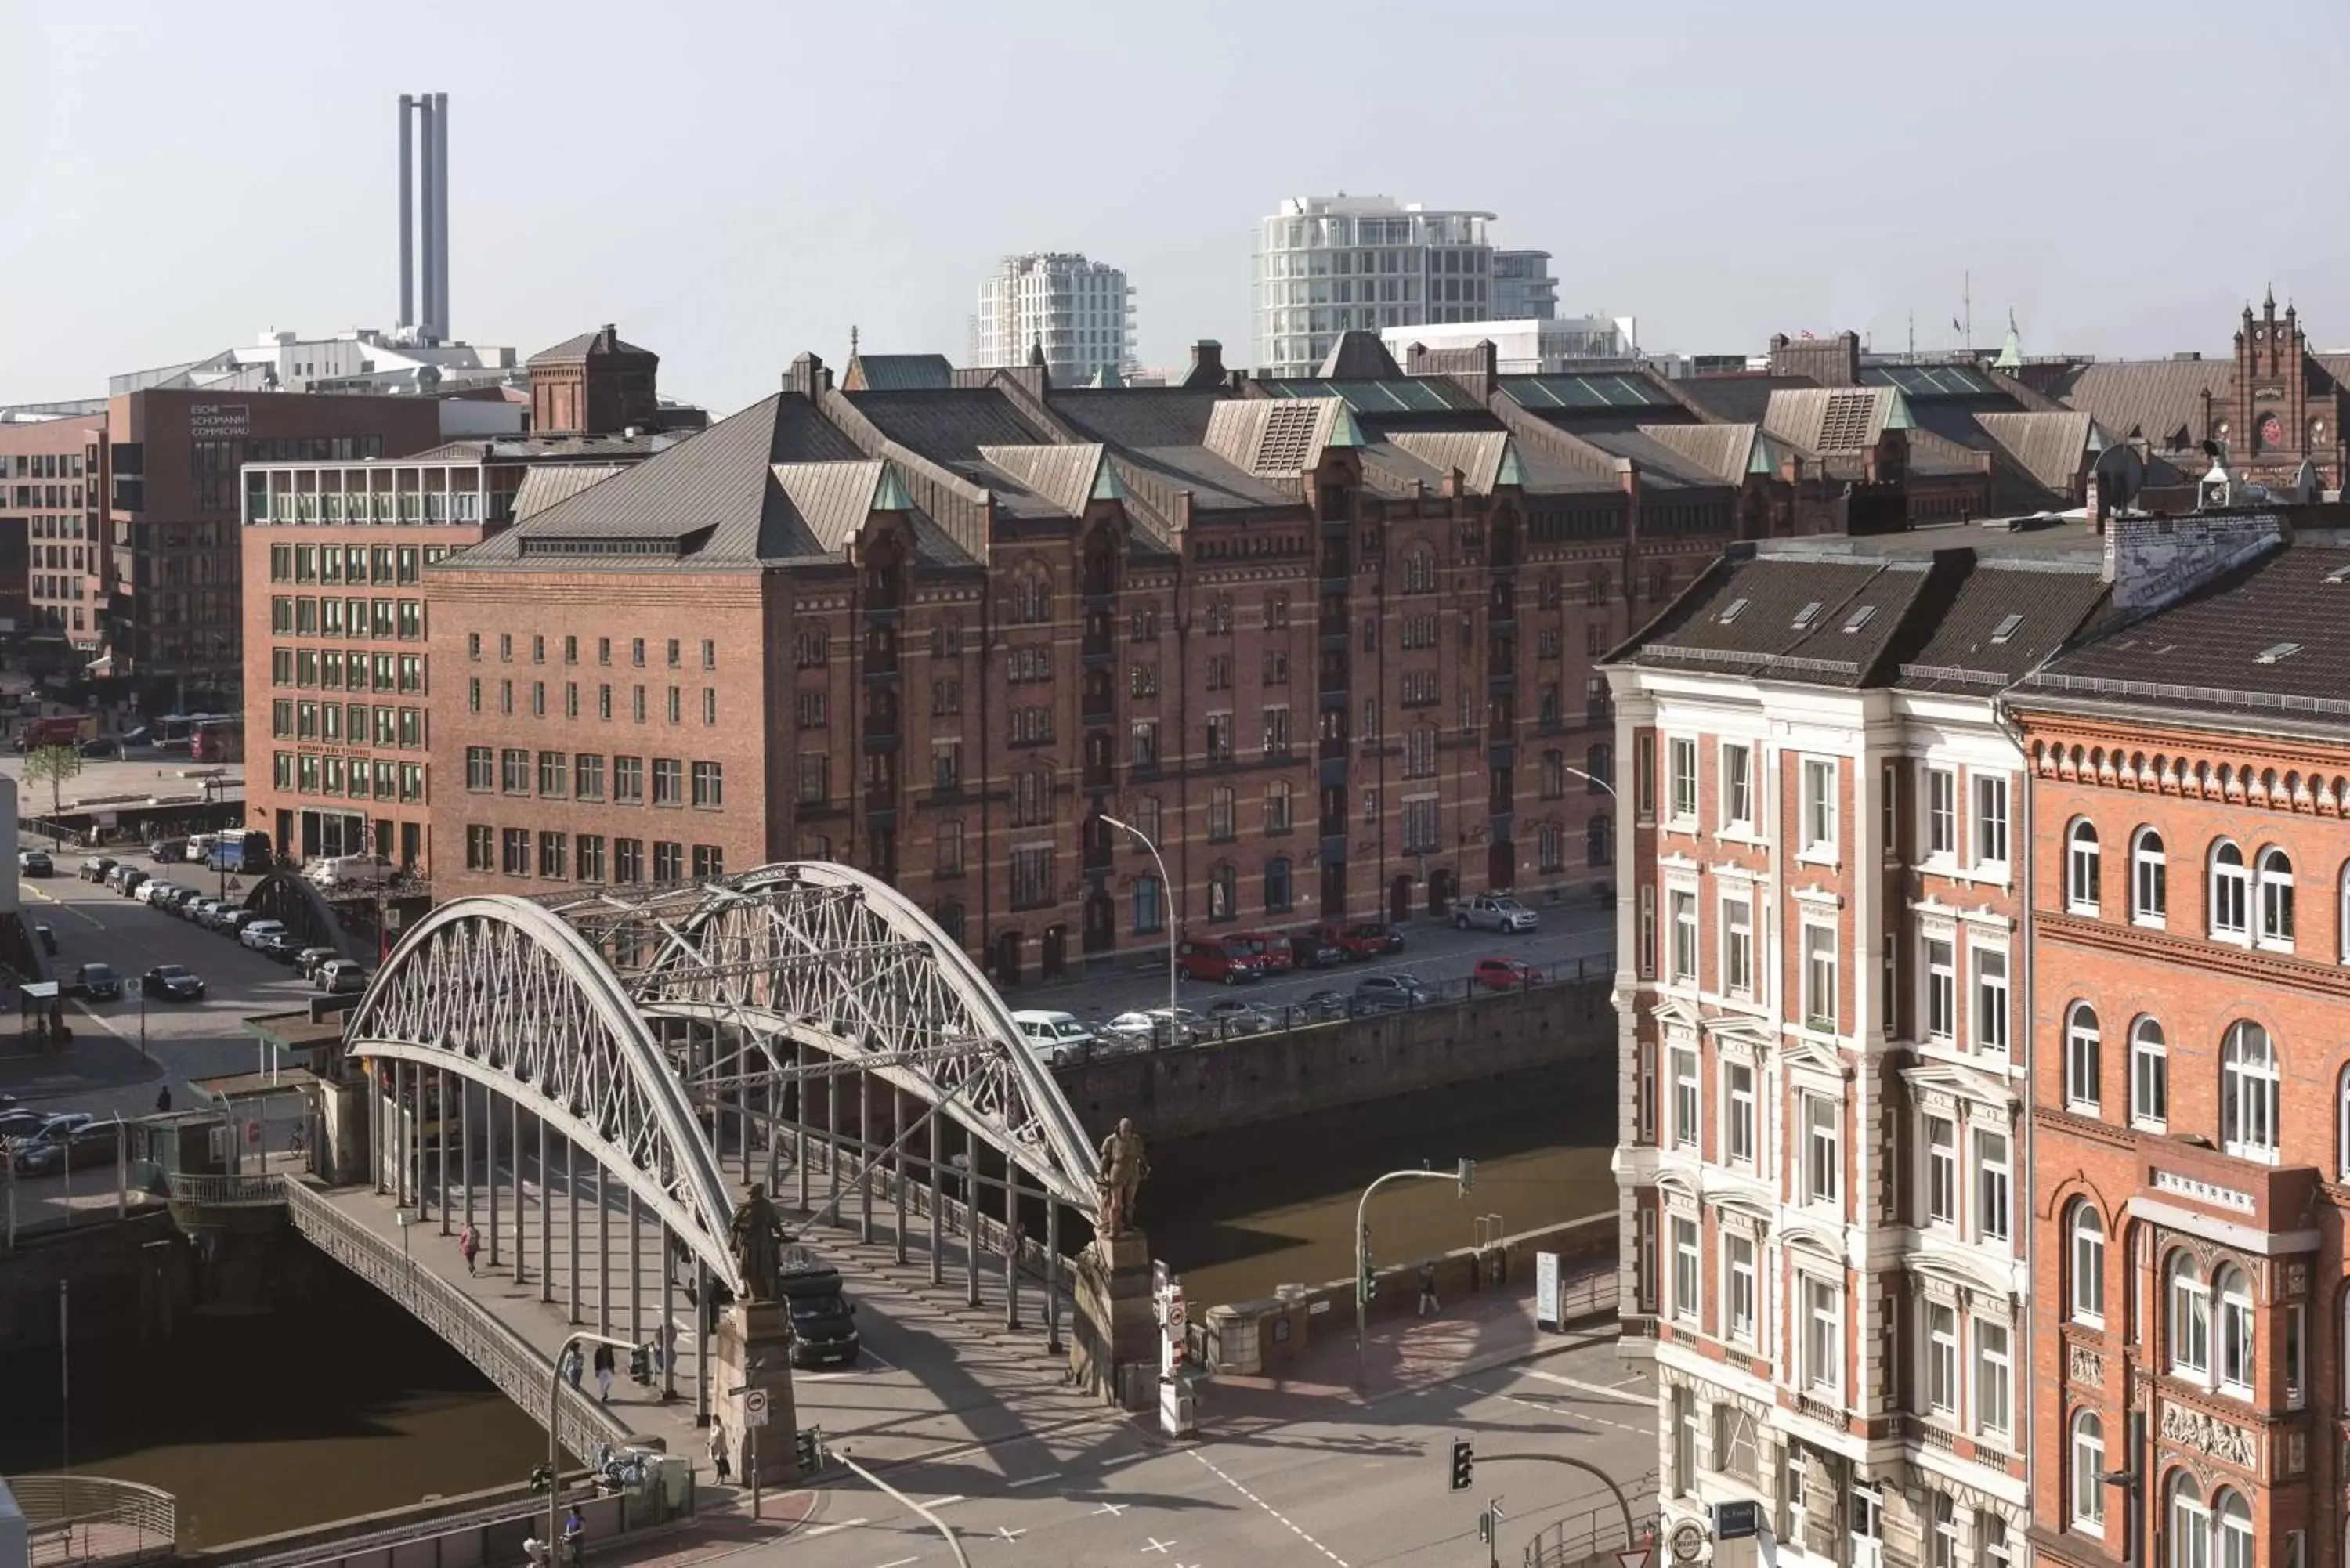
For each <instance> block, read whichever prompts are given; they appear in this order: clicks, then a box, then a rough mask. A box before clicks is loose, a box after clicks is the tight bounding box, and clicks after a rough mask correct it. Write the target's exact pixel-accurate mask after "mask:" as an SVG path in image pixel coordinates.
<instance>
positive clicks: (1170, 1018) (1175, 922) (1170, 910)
mask: <svg viewBox="0 0 2350 1568" xmlns="http://www.w3.org/2000/svg"><path fill="white" fill-rule="evenodd" d="M1102 822H1103V824H1104V825H1105V826H1109V827H1115V828H1117V829H1118V831H1119V832H1121V833H1130V834H1132V835H1133V836H1134V838H1135V842H1137V843H1138V844H1140V845H1141V846H1143V847H1144V848H1145V849H1148V850H1149V851H1150V858H1151V859H1153V860H1155V861H1157V862H1158V863H1159V891H1160V892H1161V893H1162V894H1163V895H1164V896H1165V897H1166V899H1167V909H1166V910H1165V914H1166V917H1167V1044H1170V1045H1173V1044H1177V1040H1176V1036H1175V1028H1176V1022H1177V1016H1178V1015H1177V1013H1176V1011H1175V979H1176V971H1175V941H1176V935H1177V931H1178V929H1179V928H1180V926H1181V924H1182V917H1181V914H1180V908H1181V906H1180V900H1179V899H1178V898H1177V896H1176V892H1175V883H1174V880H1173V879H1172V878H1171V877H1169V876H1168V875H1167V857H1165V856H1163V855H1161V854H1159V846H1157V845H1156V844H1153V843H1152V842H1151V841H1150V836H1149V834H1147V833H1145V832H1143V831H1142V829H1140V828H1139V827H1136V826H1133V825H1132V824H1130V823H1124V822H1120V821H1119V820H1118V818H1116V817H1114V816H1105V817H1103V818H1102Z"/></svg>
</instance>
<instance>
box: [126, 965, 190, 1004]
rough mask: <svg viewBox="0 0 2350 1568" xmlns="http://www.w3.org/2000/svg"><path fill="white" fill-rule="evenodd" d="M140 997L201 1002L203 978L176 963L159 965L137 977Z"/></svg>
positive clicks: (167, 1000)
mask: <svg viewBox="0 0 2350 1568" xmlns="http://www.w3.org/2000/svg"><path fill="white" fill-rule="evenodd" d="M139 991H140V995H142V996H146V997H150V998H154V997H161V999H162V1000H164V1001H166V1002H202V1001H203V999H204V981H203V976H202V975H199V974H198V973H196V971H193V970H192V969H188V968H186V967H184V966H182V965H180V964H176V963H159V964H157V965H156V966H155V967H154V968H153V969H151V970H149V971H147V972H146V973H145V974H142V975H140V977H139Z"/></svg>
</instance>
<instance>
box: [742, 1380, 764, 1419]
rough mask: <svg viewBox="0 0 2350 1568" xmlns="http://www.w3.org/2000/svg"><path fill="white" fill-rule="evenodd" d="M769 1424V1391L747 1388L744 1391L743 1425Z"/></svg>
mask: <svg viewBox="0 0 2350 1568" xmlns="http://www.w3.org/2000/svg"><path fill="white" fill-rule="evenodd" d="M766 1424H767V1391H766V1390H765V1389H764V1388H746V1389H744V1390H743V1425H744V1426H745V1427H764V1426H765V1425H766Z"/></svg>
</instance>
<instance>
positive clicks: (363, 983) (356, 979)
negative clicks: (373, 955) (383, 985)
mask: <svg viewBox="0 0 2350 1568" xmlns="http://www.w3.org/2000/svg"><path fill="white" fill-rule="evenodd" d="M310 983H311V984H313V985H315V986H317V988H318V989H319V990H320V991H323V992H327V993H328V995H333V994H334V993H336V992H351V991H365V990H366V989H367V983H368V971H367V967H366V966H365V965H363V964H359V963H355V962H353V961H351V960H349V959H328V961H326V962H325V963H322V964H320V965H319V966H318V967H317V969H315V970H313V971H310Z"/></svg>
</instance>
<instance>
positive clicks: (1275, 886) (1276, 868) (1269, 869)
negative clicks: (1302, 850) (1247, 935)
mask: <svg viewBox="0 0 2350 1568" xmlns="http://www.w3.org/2000/svg"><path fill="white" fill-rule="evenodd" d="M1294 900H1295V889H1293V888H1291V886H1290V880H1289V862H1288V860H1287V859H1285V858H1284V857H1281V856H1278V855H1276V856H1274V857H1273V858H1272V859H1270V860H1268V861H1266V862H1265V863H1264V910H1265V913H1266V914H1268V915H1273V914H1279V913H1280V912H1281V911H1283V910H1284V909H1288V908H1289V907H1290V905H1291V903H1292V902H1293V901H1294Z"/></svg>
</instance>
